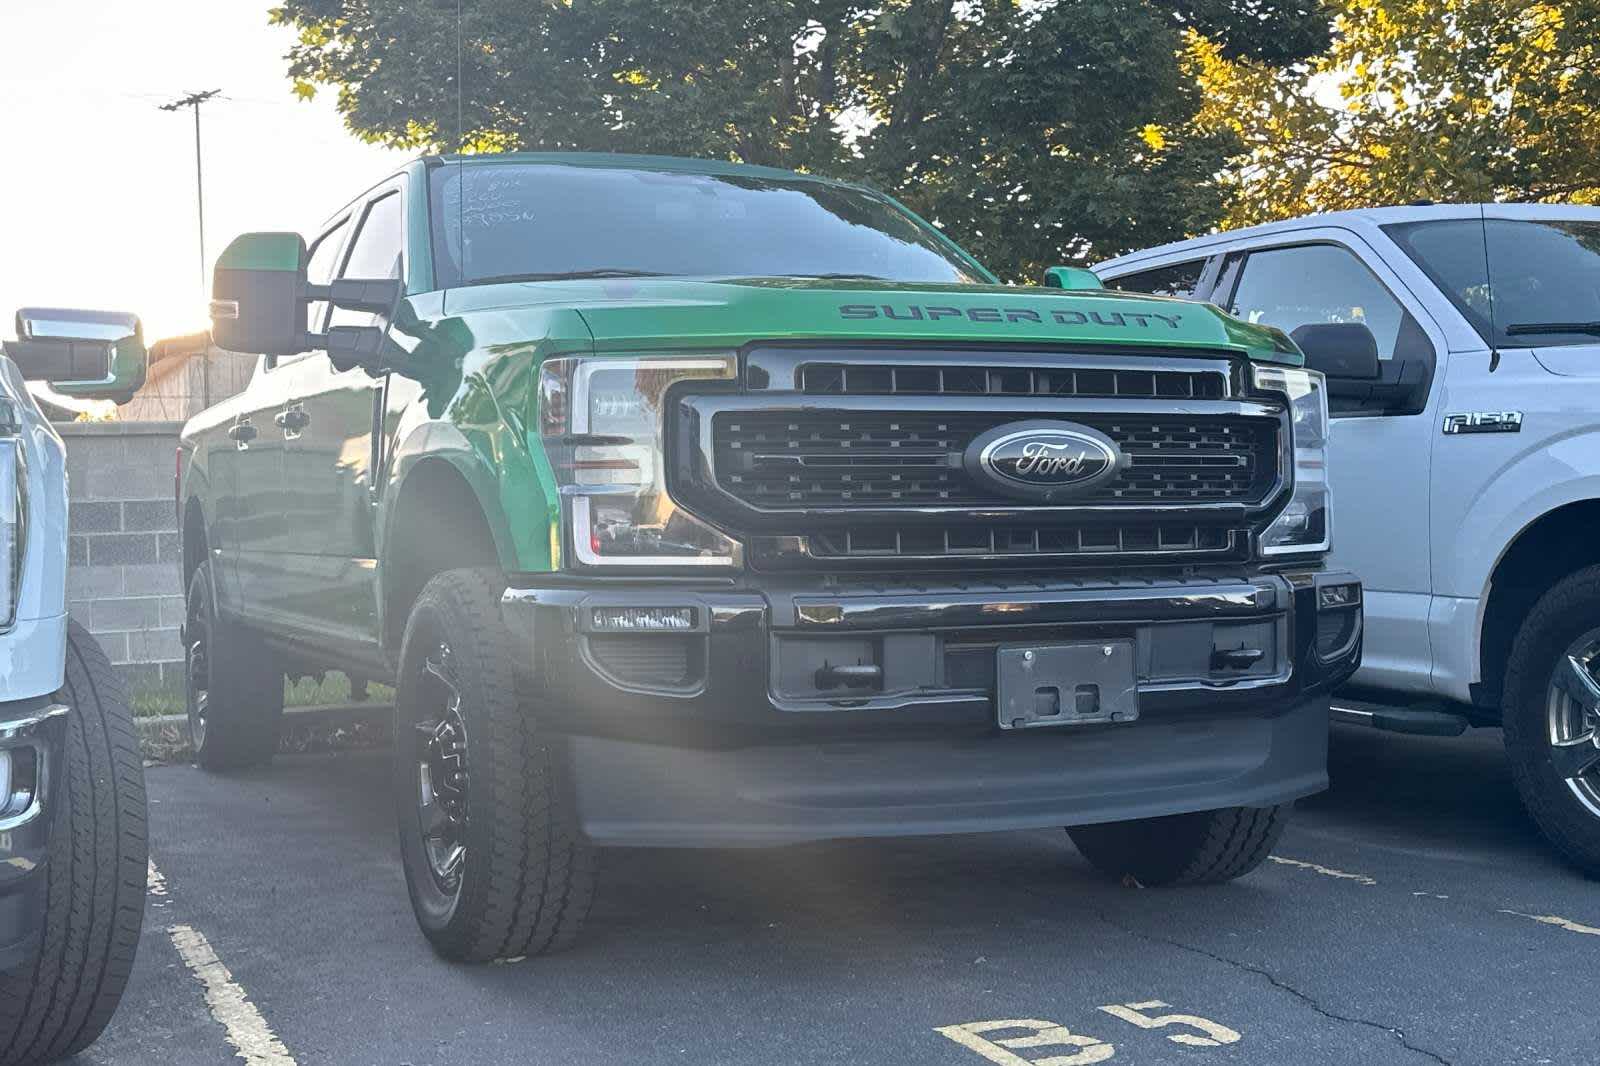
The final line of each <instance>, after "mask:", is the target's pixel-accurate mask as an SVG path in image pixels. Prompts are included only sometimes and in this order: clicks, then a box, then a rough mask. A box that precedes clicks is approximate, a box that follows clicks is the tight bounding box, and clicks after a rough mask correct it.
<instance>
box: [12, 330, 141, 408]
mask: <svg viewBox="0 0 1600 1066" xmlns="http://www.w3.org/2000/svg"><path fill="white" fill-rule="evenodd" d="M5 354H6V355H8V356H10V357H11V360H12V362H14V363H16V364H17V369H19V370H21V371H22V377H23V379H24V380H27V381H42V382H45V383H46V384H48V385H49V386H50V387H51V388H52V389H54V390H55V391H57V392H59V393H61V394H62V395H63V396H73V397H77V398H79V399H85V400H113V401H115V402H117V403H119V404H120V403H127V402H128V401H129V400H130V399H132V398H133V394H134V393H135V392H137V391H138V389H139V387H140V386H141V385H143V384H144V376H145V370H146V368H147V366H148V364H149V359H150V353H149V351H148V350H147V349H146V348H145V345H144V327H143V326H142V325H141V324H140V322H139V316H138V315H131V314H126V313H124V312H120V311H79V310H73V309H68V308H57V307H24V308H22V309H21V310H20V311H18V312H17V339H16V340H15V341H7V342H6V343H5Z"/></svg>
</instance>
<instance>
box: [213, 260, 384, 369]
mask: <svg viewBox="0 0 1600 1066" xmlns="http://www.w3.org/2000/svg"><path fill="white" fill-rule="evenodd" d="M306 260H307V255H306V242H305V240H304V239H303V238H302V237H301V236H300V235H299V234H298V233H246V234H244V235H243V236H241V237H236V238H234V240H233V243H232V244H229V245H228V247H227V248H226V249H225V250H224V251H223V253H222V255H221V256H220V257H219V258H218V259H217V267H216V273H215V274H214V275H213V277H212V283H211V339H212V340H213V341H215V342H216V344H217V347H219V348H222V349H224V350H226V351H230V352H243V353H246V354H249V355H297V354H299V353H300V352H305V351H310V350H311V349H313V348H325V349H327V352H328V355H329V357H330V358H332V359H333V360H334V361H335V363H347V364H348V365H352V366H372V365H373V364H374V362H375V360H376V358H377V354H376V353H377V352H378V351H379V350H380V349H381V347H382V343H381V342H382V339H383V332H384V331H383V330H381V329H378V328H376V327H367V326H338V327H335V328H334V329H332V330H330V331H329V332H328V333H325V334H324V333H311V332H309V331H308V329H307V318H306V308H307V305H309V304H310V303H311V302H312V301H316V300H326V301H328V302H329V303H332V304H334V305H335V306H338V307H342V308H344V309H346V310H349V311H366V312H370V313H372V314H379V315H385V316H390V317H392V316H393V315H394V312H395V308H396V306H397V305H398V304H399V302H400V300H401V298H402V297H403V296H404V295H405V283H404V282H402V281H400V280H398V279H389V278H383V279H375V280H366V279H361V278H341V279H339V280H337V281H335V282H333V283H332V284H329V285H312V284H311V283H310V282H309V281H308V280H307V278H306Z"/></svg>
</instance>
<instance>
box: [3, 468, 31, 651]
mask: <svg viewBox="0 0 1600 1066" xmlns="http://www.w3.org/2000/svg"><path fill="white" fill-rule="evenodd" d="M25 484H26V482H25V481H24V480H23V477H22V448H21V446H20V445H19V444H18V442H17V440H16V438H14V437H12V438H8V437H0V629H9V628H10V627H11V623H13V622H15V621H16V620H17V594H18V591H19V586H20V585H21V582H22V550H23V545H24V541H23V532H24V529H23V526H24V522H25V520H26V519H27V514H28V512H27V501H26V500H25V499H23V495H22V492H23V486H24V485H25Z"/></svg>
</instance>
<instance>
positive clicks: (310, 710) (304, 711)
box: [133, 703, 394, 740]
mask: <svg viewBox="0 0 1600 1066" xmlns="http://www.w3.org/2000/svg"><path fill="white" fill-rule="evenodd" d="M393 713H394V705H393V704H391V703H329V704H322V705H320V706H316V707H285V708H284V709H283V724H284V725H285V726H289V727H293V726H320V725H347V724H349V723H352V722H364V721H369V720H371V721H376V720H379V719H383V720H387V719H388V717H389V716H390V715H391V714H393ZM133 724H134V728H136V729H137V730H138V731H139V739H140V740H151V739H159V738H161V736H162V734H163V733H165V732H166V731H167V730H169V729H176V730H178V731H179V732H180V734H182V735H184V736H187V734H188V730H189V717H188V715H183V714H156V715H149V716H147V717H144V718H135V719H134V720H133Z"/></svg>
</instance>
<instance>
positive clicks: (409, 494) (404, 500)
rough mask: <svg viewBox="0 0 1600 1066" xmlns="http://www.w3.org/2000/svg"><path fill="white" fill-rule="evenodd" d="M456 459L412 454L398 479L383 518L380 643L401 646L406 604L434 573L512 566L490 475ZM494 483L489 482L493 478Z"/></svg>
mask: <svg viewBox="0 0 1600 1066" xmlns="http://www.w3.org/2000/svg"><path fill="white" fill-rule="evenodd" d="M488 476H489V475H488V471H486V470H483V469H482V468H481V467H480V466H479V465H478V464H477V463H475V462H462V461H461V457H460V455H459V453H458V454H454V455H451V454H448V453H447V454H440V453H439V452H437V451H431V452H429V453H427V454H421V455H415V456H413V457H412V458H410V459H409V461H407V462H406V463H405V464H404V467H403V469H402V470H400V471H399V472H398V473H397V475H396V480H395V487H394V489H392V490H391V493H390V497H391V500H390V502H389V503H388V505H387V506H386V511H387V514H386V516H385V518H384V520H383V523H382V528H383V540H382V542H381V547H380V550H379V556H378V604H379V610H380V615H381V619H382V638H383V646H384V648H385V649H386V650H387V651H389V652H390V653H391V654H393V653H394V652H396V651H397V650H398V649H399V647H400V638H401V637H402V636H403V635H404V634H405V626H406V619H407V617H408V616H409V615H410V613H411V605H412V604H414V603H415V602H416V600H417V596H418V595H420V594H421V592H422V589H423V586H425V585H426V584H427V583H428V582H429V581H430V580H431V579H432V578H433V577H434V575H436V574H439V573H442V572H443V571H445V570H453V569H456V568H458V567H467V566H495V567H499V568H500V569H501V570H502V571H505V570H508V569H511V567H512V564H513V563H512V561H513V556H512V554H511V537H510V531H509V525H508V523H507V521H506V516H505V512H504V510H503V508H501V507H500V506H499V502H498V494H497V493H493V492H486V491H485V490H484V488H483V487H482V486H481V482H482V481H483V480H484V479H485V478H486V477H488ZM491 484H492V481H491Z"/></svg>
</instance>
